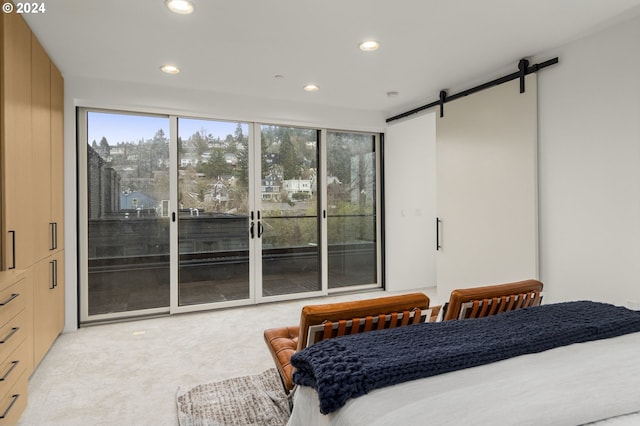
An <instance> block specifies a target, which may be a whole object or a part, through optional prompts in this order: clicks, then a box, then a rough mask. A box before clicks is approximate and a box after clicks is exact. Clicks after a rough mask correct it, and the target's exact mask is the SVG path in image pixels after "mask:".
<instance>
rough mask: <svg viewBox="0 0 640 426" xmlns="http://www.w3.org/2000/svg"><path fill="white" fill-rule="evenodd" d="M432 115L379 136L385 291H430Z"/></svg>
mask: <svg viewBox="0 0 640 426" xmlns="http://www.w3.org/2000/svg"><path fill="white" fill-rule="evenodd" d="M435 136H436V127H435V114H434V113H433V112H429V113H427V114H424V115H421V116H419V117H416V118H412V119H410V120H405V121H400V122H395V123H393V124H392V125H390V126H389V128H388V129H387V131H386V134H385V149H384V164H385V245H386V251H385V256H386V274H385V277H386V288H387V290H389V291H404V290H411V289H416V288H423V287H435V285H436V265H435V259H436V257H435V256H436V251H435V217H436V210H435V194H436V189H435V188H436V172H435V170H436V167H435V165H436V155H435V154H436V153H435Z"/></svg>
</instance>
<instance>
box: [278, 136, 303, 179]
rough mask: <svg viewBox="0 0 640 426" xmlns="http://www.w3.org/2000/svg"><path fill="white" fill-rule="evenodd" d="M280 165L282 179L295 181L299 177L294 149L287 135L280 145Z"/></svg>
mask: <svg viewBox="0 0 640 426" xmlns="http://www.w3.org/2000/svg"><path fill="white" fill-rule="evenodd" d="M280 164H281V165H282V174H283V179H284V180H287V179H295V178H297V177H299V176H300V167H299V163H298V155H297V153H296V147H295V145H294V144H293V142H292V141H291V136H290V135H289V133H285V134H284V135H283V137H282V143H281V144H280Z"/></svg>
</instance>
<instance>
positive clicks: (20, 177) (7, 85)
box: [0, 13, 34, 269]
mask: <svg viewBox="0 0 640 426" xmlns="http://www.w3.org/2000/svg"><path fill="white" fill-rule="evenodd" d="M0 25H1V26H2V28H1V34H2V43H0V46H1V47H0V48H1V49H2V52H1V55H2V61H1V63H2V67H1V71H0V72H1V74H2V77H1V78H0V91H1V92H2V93H1V99H2V100H3V105H2V117H1V120H2V128H1V129H0V143H1V147H2V151H1V158H2V160H1V161H0V167H2V188H1V191H2V221H1V222H2V240H3V250H2V263H3V268H2V269H25V268H27V267H28V266H30V265H31V264H32V263H33V260H34V258H33V238H34V237H33V235H34V234H33V232H34V227H33V208H32V192H31V191H30V189H31V188H32V185H33V184H32V180H31V167H29V166H30V165H31V160H32V150H31V148H32V144H31V141H32V137H31V31H30V30H29V27H28V26H27V24H26V23H25V22H24V20H23V19H22V17H21V16H20V15H18V14H15V13H3V14H0Z"/></svg>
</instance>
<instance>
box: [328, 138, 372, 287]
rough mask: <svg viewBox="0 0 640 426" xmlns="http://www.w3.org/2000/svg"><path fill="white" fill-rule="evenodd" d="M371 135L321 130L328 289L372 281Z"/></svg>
mask: <svg viewBox="0 0 640 426" xmlns="http://www.w3.org/2000/svg"><path fill="white" fill-rule="evenodd" d="M376 151H377V150H376V137H375V135H372V134H362V133H349V132H328V133H327V184H326V190H327V243H328V272H329V276H328V282H329V289H344V288H350V289H351V288H353V287H356V286H370V285H372V284H373V285H376V284H377V283H378V276H379V259H378V256H379V249H378V243H377V242H378V226H379V224H378V221H377V217H378V215H377V210H378V201H377V198H378V193H377V190H376V187H377V181H378V178H377V176H378V166H377V165H378V163H379V161H378V159H377V157H376Z"/></svg>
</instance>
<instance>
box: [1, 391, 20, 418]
mask: <svg viewBox="0 0 640 426" xmlns="http://www.w3.org/2000/svg"><path fill="white" fill-rule="evenodd" d="M18 398H20V394H15V395H11V402H10V403H9V406H8V407H7V409H6V410H4V413H2V415H1V416H0V419H4V418H6V417H7V415H9V411H11V409H12V408H13V404H15V403H16V401H17V400H18Z"/></svg>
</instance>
